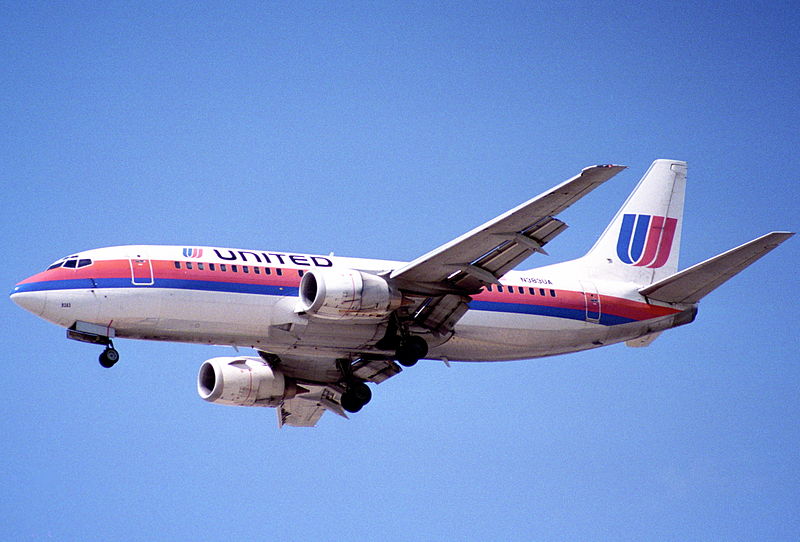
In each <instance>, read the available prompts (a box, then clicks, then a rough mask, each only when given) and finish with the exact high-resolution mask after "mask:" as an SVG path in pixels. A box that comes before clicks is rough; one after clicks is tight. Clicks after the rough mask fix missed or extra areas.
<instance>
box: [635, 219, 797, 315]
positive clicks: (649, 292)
mask: <svg viewBox="0 0 800 542" xmlns="http://www.w3.org/2000/svg"><path fill="white" fill-rule="evenodd" d="M792 235H794V233H791V232H786V231H774V232H771V233H768V234H766V235H762V236H761V237H759V238H758V239H753V240H752V241H750V242H749V243H745V244H743V245H741V246H739V247H736V248H733V249H731V250H729V251H727V252H723V253H722V254H720V255H718V256H714V257H713V258H710V259H708V260H706V261H704V262H700V263H698V264H696V265H693V266H692V267H689V268H688V269H684V270H683V271H679V272H678V273H675V274H674V275H670V276H669V277H667V278H665V279H663V280H660V281H658V282H656V283H654V284H651V285H650V286H647V287H646V288H642V289H641V290H639V293H640V294H642V295H643V296H645V297H648V298H650V299H655V300H657V301H665V302H667V303H697V302H698V301H700V299H702V298H703V297H705V296H706V295H708V294H709V293H711V292H712V291H713V290H715V289H716V288H717V287H719V286H720V285H721V284H723V283H724V282H726V281H727V280H728V279H730V278H731V277H733V276H734V275H736V274H737V273H739V271H741V270H742V269H744V268H745V267H747V266H748V265H750V264H751V263H753V262H755V261H756V260H758V259H759V258H761V257H762V256H763V255H765V254H766V253H767V252H769V251H771V250H772V249H774V248H775V247H777V246H778V245H780V244H781V243H783V242H784V241H786V240H787V239H788V238H789V237H791V236H792Z"/></svg>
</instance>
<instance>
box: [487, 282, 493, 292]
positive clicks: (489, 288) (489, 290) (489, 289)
mask: <svg viewBox="0 0 800 542" xmlns="http://www.w3.org/2000/svg"><path fill="white" fill-rule="evenodd" d="M486 291H487V292H491V291H492V285H491V284H490V285H489V286H487V287H486Z"/></svg>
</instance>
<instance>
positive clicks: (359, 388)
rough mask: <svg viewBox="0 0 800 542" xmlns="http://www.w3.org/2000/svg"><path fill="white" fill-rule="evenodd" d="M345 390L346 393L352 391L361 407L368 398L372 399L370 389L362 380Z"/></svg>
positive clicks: (367, 401) (368, 400)
mask: <svg viewBox="0 0 800 542" xmlns="http://www.w3.org/2000/svg"><path fill="white" fill-rule="evenodd" d="M347 391H348V393H352V394H353V395H354V396H355V397H356V399H358V402H360V403H361V406H362V407H363V406H364V405H366V404H367V403H369V402H370V400H371V399H372V390H371V389H369V386H367V385H366V384H365V383H363V382H359V383H357V384H354V385H353V386H351V387H350V389H349V390H347Z"/></svg>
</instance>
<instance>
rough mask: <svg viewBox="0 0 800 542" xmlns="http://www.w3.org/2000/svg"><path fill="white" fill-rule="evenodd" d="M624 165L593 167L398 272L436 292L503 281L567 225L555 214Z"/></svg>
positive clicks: (412, 287)
mask: <svg viewBox="0 0 800 542" xmlns="http://www.w3.org/2000/svg"><path fill="white" fill-rule="evenodd" d="M623 169H624V166H614V165H606V166H592V167H588V168H586V169H584V170H583V171H581V173H580V174H579V175H578V176H576V177H574V178H572V179H570V180H568V181H565V182H563V183H561V184H560V185H558V186H556V187H555V188H552V189H551V190H548V191H547V192H544V193H543V194H541V195H539V196H536V197H535V198H533V199H531V200H529V201H527V202H525V203H523V204H522V205H519V206H518V207H516V208H514V209H511V210H510V211H508V212H506V213H504V214H502V215H500V216H498V217H497V218H495V219H493V220H490V221H489V222H487V223H485V224H483V225H481V226H479V227H477V228H475V229H474V230H472V231H470V232H468V233H465V234H464V235H462V236H461V237H458V238H457V239H454V240H453V241H450V242H449V243H446V244H444V245H442V246H440V247H439V248H437V249H435V250H433V251H431V252H429V253H427V254H425V255H424V256H421V257H419V258H417V259H416V260H414V261H412V262H410V263H408V264H407V265H405V266H403V267H401V268H399V269H396V270H394V271H393V272H392V274H391V278H392V279H393V280H394V281H395V284H397V285H398V286H399V287H400V288H403V289H405V290H408V291H411V292H416V293H422V294H429V295H436V294H443V293H474V292H477V291H478V290H479V289H480V288H481V286H484V285H486V284H491V283H494V282H497V279H498V278H499V277H501V276H503V275H504V274H505V273H506V272H507V271H509V270H510V269H512V268H514V267H515V266H516V265H518V264H519V263H520V262H521V261H523V260H524V259H525V258H527V257H528V256H530V255H531V254H532V253H534V252H544V251H543V250H542V247H543V246H544V245H545V244H547V242H548V241H550V240H551V239H552V238H553V237H555V236H556V235H558V234H559V233H561V232H562V231H564V229H566V227H567V225H566V224H564V223H563V222H562V221H560V220H558V219H556V218H553V216H552V215H554V214H556V213H558V212H561V211H563V210H564V209H566V208H567V207H569V206H570V205H572V204H573V203H575V202H576V201H577V200H579V199H580V198H582V197H583V196H585V195H586V194H588V193H589V192H591V191H592V190H594V189H595V188H597V187H598V186H599V185H600V184H602V183H604V182H605V181H607V180H608V179H610V178H611V177H613V176H614V175H616V174H617V173H619V172H620V171H622V170H623Z"/></svg>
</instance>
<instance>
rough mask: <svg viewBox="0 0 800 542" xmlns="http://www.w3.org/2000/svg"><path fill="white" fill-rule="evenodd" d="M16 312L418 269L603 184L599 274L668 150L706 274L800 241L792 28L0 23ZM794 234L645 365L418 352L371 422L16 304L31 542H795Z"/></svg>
mask: <svg viewBox="0 0 800 542" xmlns="http://www.w3.org/2000/svg"><path fill="white" fill-rule="evenodd" d="M0 20H2V21H3V24H2V31H1V32H0V45H1V46H2V50H3V62H2V63H0V90H1V91H2V92H1V93H0V96H2V99H0V124H2V126H3V127H4V130H3V133H4V135H3V142H2V145H0V164H2V168H0V176H2V179H3V184H4V186H5V190H4V191H3V196H2V198H3V205H2V208H3V213H2V218H0V220H2V230H0V231H2V241H3V245H4V246H5V250H6V265H4V266H2V269H0V276H2V283H4V284H5V285H6V288H7V290H9V291H10V290H11V288H12V286H13V285H14V284H15V283H16V282H18V281H19V280H21V279H23V278H25V277H26V276H29V275H31V274H33V273H34V272H37V271H39V270H41V269H43V268H44V266H46V265H47V264H49V263H50V262H52V261H54V260H56V259H57V258H59V257H61V256H64V255H67V254H69V253H72V252H75V251H78V250H83V249H89V248H96V247H101V246H109V245H121V244H129V243H154V244H178V245H187V246H192V245H219V246H235V247H250V248H261V249H270V250H280V251H298V252H314V253H328V252H330V251H335V252H336V254H339V255H346V256H365V257H375V258H387V259H412V258H414V257H416V256H419V255H420V254H422V253H424V252H426V251H428V250H430V249H432V248H434V247H435V246H438V245H439V244H441V243H443V242H446V241H448V240H450V239H451V238H453V237H456V236H457V235H460V234H461V233H463V232H465V231H467V230H469V229H471V228H472V227H474V226H476V225H477V224H479V223H481V222H483V221H484V220H486V219H489V218H492V217H494V216H495V215H497V214H499V213H501V212H503V211H505V210H506V209H508V208H510V207H512V206H514V205H516V204H518V203H519V202H521V201H523V200H525V199H527V198H529V197H531V196H533V195H535V194H537V193H539V192H541V191H543V190H545V189H547V188H549V187H550V186H552V185H554V184H556V183H558V182H561V181H563V180H565V179H567V178H568V177H570V176H572V175H574V174H575V173H577V172H578V171H579V170H580V168H582V167H585V166H587V165H591V164H596V163H609V162H612V163H623V164H627V165H629V166H630V169H629V170H628V171H626V172H624V173H622V174H620V175H619V176H617V177H616V178H615V179H614V180H613V181H611V182H610V183H608V184H607V185H606V186H603V187H602V188H600V189H599V190H597V191H596V192H595V193H593V194H591V195H590V196H588V197H587V198H585V199H584V200H582V201H581V202H580V203H579V204H578V205H576V206H575V207H573V208H571V209H569V210H568V211H567V212H566V213H565V214H564V215H563V216H562V217H561V218H563V219H564V220H565V221H566V222H567V223H568V224H570V229H569V230H568V231H567V232H565V233H564V234H562V235H561V236H559V238H558V239H557V241H555V242H554V243H553V244H552V245H550V246H549V247H548V251H549V252H550V254H551V256H550V257H548V258H543V257H537V258H536V259H532V260H531V261H530V262H528V264H526V265H530V266H533V265H540V264H546V263H553V262H556V261H559V260H562V259H569V258H572V257H576V256H579V255H581V254H582V253H583V252H584V251H585V250H587V249H588V248H589V247H590V246H591V245H592V243H593V241H594V239H595V238H596V237H597V236H598V235H599V233H600V232H601V231H602V230H603V228H604V227H605V225H606V224H607V222H608V221H609V220H610V218H611V216H612V215H613V213H614V212H615V211H616V209H617V208H618V207H619V205H620V204H621V203H622V201H623V200H624V198H625V196H626V195H627V194H628V192H629V191H630V190H631V189H632V187H633V186H634V185H635V183H636V181H637V180H638V179H639V177H640V176H641V174H642V173H643V172H644V171H645V169H646V168H647V166H648V165H649V164H650V162H651V161H652V160H653V159H655V158H674V159H681V160H687V161H688V162H689V184H688V187H687V204H686V216H685V221H684V227H683V249H682V253H681V258H682V266H684V267H685V266H688V265H690V264H693V263H696V262H698V261H701V260H703V259H705V258H707V257H710V256H712V255H714V254H717V253H718V252H721V251H723V250H726V249H728V248H731V247H733V246H736V245H738V244H740V243H743V242H745V241H747V240H749V239H751V238H754V237H756V236H758V235H761V234H762V233H765V232H767V231H770V230H781V229H788V230H792V231H796V230H797V228H798V222H799V221H798V216H799V214H798V201H800V188H799V187H798V186H799V185H798V173H797V165H796V161H797V149H798V143H800V137H799V136H800V131H799V130H798V126H800V92H799V91H798V88H800V80H799V79H800V77H799V76H798V74H799V73H800V61H798V59H799V58H800V42H799V41H798V39H797V37H796V29H797V27H798V24H800V15H799V13H798V10H797V6H796V5H795V4H794V3H791V2H771V3H768V4H767V5H766V6H763V5H760V6H757V5H755V4H752V3H744V2H734V3H728V4H719V3H706V2H700V3H696V4H695V5H693V6H687V5H685V4H683V3H658V5H650V4H648V5H646V6H644V7H641V6H640V5H639V3H628V2H613V3H605V2H565V3H561V2H558V3H546V4H543V5H529V3H513V2H508V3H503V4H502V5H496V4H494V3H471V4H470V5H469V6H466V7H465V6H464V5H463V4H462V3H455V2H454V3H449V2H448V3H437V4H436V5H434V6H430V5H428V3H411V2H409V3H400V5H396V4H395V3H388V2H378V3H360V2H359V3H304V4H303V5H300V4H296V3H284V4H279V3H261V2H253V3H248V2H237V3H235V4H233V5H229V4H226V3H219V4H214V3H194V2H193V3H179V2H175V3H168V4H166V5H165V4H164V3H146V2H143V3H114V2H110V3H103V4H96V3H89V2H69V3H59V4H52V3H33V2H25V3H19V2H1V3H0ZM798 262H800V243H799V242H798V241H797V239H792V240H790V241H788V242H787V243H786V244H785V245H783V246H782V247H781V248H780V249H779V250H777V251H776V252H774V253H772V254H770V255H768V256H767V257H766V258H765V259H764V260H762V261H760V262H758V263H757V264H756V265H754V266H753V267H752V268H750V269H748V270H747V271H745V272H744V273H743V274H741V275H740V276H738V277H736V278H735V279H734V280H732V281H731V282H730V283H728V284H726V285H725V286H724V288H722V289H720V290H719V291H717V292H714V293H713V294H712V295H710V296H709V297H708V298H706V299H705V300H704V301H703V302H702V304H701V306H700V313H699V317H698V320H697V321H696V322H695V323H694V324H692V325H691V326H687V327H684V328H680V329H676V330H673V331H671V332H669V333H666V334H665V335H663V336H662V337H660V338H659V339H658V340H657V341H655V342H654V343H653V344H652V345H651V346H650V347H649V348H647V349H629V348H626V347H624V346H622V345H619V346H612V347H609V348H603V349H600V350H596V351H592V352H586V353H580V354H572V355H568V356H560V357H554V358H546V359H540V360H535V361H521V362H513V363H498V364H454V366H453V367H452V368H450V369H448V368H446V367H445V366H444V365H443V364H441V363H438V362H421V363H420V364H418V366H416V367H414V368H413V370H407V371H404V373H403V374H402V375H401V376H399V377H397V378H394V379H392V380H390V381H388V382H386V383H384V384H382V385H380V386H379V387H377V388H376V389H375V390H374V391H375V398H374V399H373V401H372V403H371V404H370V405H369V407H368V408H365V409H364V411H362V413H360V414H358V415H357V416H354V417H353V419H351V420H350V421H345V420H341V419H338V418H336V417H335V416H330V415H328V416H326V417H325V418H324V419H323V421H322V423H321V424H320V426H319V427H318V428H316V429H314V430H291V429H288V430H286V429H285V430H278V429H277V428H276V426H275V416H274V412H273V411H272V410H259V409H244V408H241V409H237V408H226V407H221V406H217V405H211V404H208V403H205V402H203V401H202V400H200V399H199V398H198V397H197V395H196V390H195V375H196V371H197V369H198V368H199V366H200V363H201V362H202V361H203V360H205V359H207V358H211V357H214V356H217V355H225V354H227V353H228V352H230V351H231V350H230V349H227V348H222V347H203V346H194V345H182V344H167V343H165V344H160V343H147V342H136V341H118V343H117V347H118V348H119V350H120V351H121V354H122V361H121V362H120V363H119V364H118V365H117V366H116V367H114V369H113V370H104V369H102V368H101V367H100V366H99V365H98V364H97V361H96V358H97V354H98V353H99V351H98V349H97V348H96V347H93V346H91V345H86V344H80V343H75V342H72V341H67V340H66V339H65V338H64V332H63V330H61V329H59V328H57V327H55V326H53V325H51V324H48V323H46V322H44V321H41V320H39V319H37V318H35V317H34V316H32V315H30V314H28V313H26V312H24V311H22V310H21V309H19V308H18V307H16V306H15V305H14V304H13V303H11V302H10V301H7V302H6V303H4V304H2V306H1V307H0V316H1V317H0V329H1V330H2V335H0V337H2V341H3V344H4V346H5V349H4V352H5V354H4V356H3V357H4V363H3V370H4V379H3V380H4V407H3V409H2V411H3V416H2V417H0V437H1V438H0V454H2V457H3V459H4V463H5V465H4V468H3V469H2V473H0V518H2V523H3V536H4V537H8V539H14V540H42V539H52V540H104V541H111V540H174V539H194V540H220V539H231V538H239V539H256V538H260V539H283V540H308V539H318V540H352V539H374V538H381V539H385V540H421V539H424V540H470V539H483V540H486V539H495V540H501V539H502V540H576V539H584V540H586V539H589V540H602V539H608V540H643V539H651V540H653V539H656V540H709V539H712V540H721V539H725V540H737V539H738V540H754V539H758V540H796V539H798V538H800V519H798V518H800V455H798V452H797V450H798V449H800V429H799V428H800V423H798V422H800V400H799V399H798V390H799V389H800V367H798V363H797V362H798V355H797V345H798V342H799V340H800V324H798V320H799V319H798V316H797V315H798V311H799V310H800V303H798V301H797V298H795V297H794V294H795V290H796V287H797V286H798V281H797V275H796V272H795V267H796V266H797V264H798Z"/></svg>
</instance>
